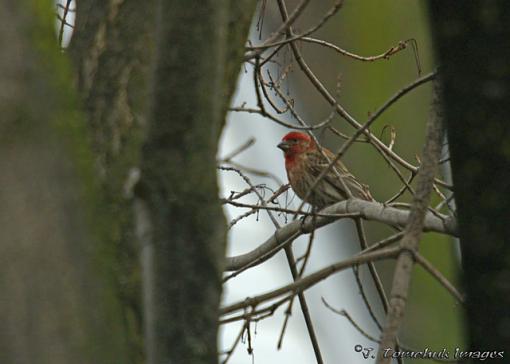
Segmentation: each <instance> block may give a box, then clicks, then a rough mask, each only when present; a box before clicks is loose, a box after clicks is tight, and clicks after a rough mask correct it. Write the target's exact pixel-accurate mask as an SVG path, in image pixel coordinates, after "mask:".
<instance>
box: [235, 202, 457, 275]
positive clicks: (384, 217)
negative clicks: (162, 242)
mask: <svg viewBox="0 0 510 364" xmlns="http://www.w3.org/2000/svg"><path fill="white" fill-rule="evenodd" d="M320 212H321V213H324V214H343V213H359V215H360V217H362V218H364V219H366V220H373V221H379V222H382V223H385V224H390V225H396V226H402V227H404V226H405V225H406V223H407V220H408V219H409V214H410V212H409V211H406V210H401V209H397V208H394V207H389V206H385V205H383V204H381V203H379V202H369V201H364V200H360V199H355V198H353V199H350V200H346V201H342V202H338V203H336V204H334V205H331V206H329V207H326V208H325V209H323V210H322V211H320ZM439 216H441V218H440V217H438V216H436V215H434V214H433V213H431V212H429V211H427V212H426V214H425V218H424V221H423V231H435V232H438V233H442V234H448V235H452V236H457V222H456V220H455V219H454V218H453V217H450V216H445V215H439ZM336 220H338V218H336V217H320V216H319V217H317V218H316V219H315V223H312V221H313V217H311V216H309V217H307V218H305V219H304V220H302V221H298V220H296V221H293V222H291V223H289V224H287V225H284V226H282V227H281V228H280V229H277V230H276V231H275V232H274V234H273V235H272V236H271V237H270V238H269V239H267V240H266V241H265V242H264V243H263V244H261V245H260V246H258V247H257V248H255V249H254V250H252V251H251V252H248V253H246V254H241V255H238V256H234V257H228V258H227V261H226V268H225V270H227V271H234V270H238V269H241V268H243V267H244V266H245V265H247V264H250V263H252V262H253V261H254V260H257V259H260V258H261V257H263V259H260V261H259V262H258V264H260V263H263V262H264V261H266V260H267V259H269V258H271V257H272V256H273V255H274V254H276V253H277V252H278V251H279V250H280V249H281V248H283V247H284V246H285V244H284V243H285V242H286V241H287V240H288V239H291V238H292V239H294V238H296V237H297V236H299V235H302V234H307V233H309V232H311V231H312V230H313V229H314V228H319V227H322V226H325V225H328V224H331V223H332V222H334V221H336ZM276 247H278V249H275V248H276ZM255 265H257V264H255ZM255 265H253V266H255Z"/></svg>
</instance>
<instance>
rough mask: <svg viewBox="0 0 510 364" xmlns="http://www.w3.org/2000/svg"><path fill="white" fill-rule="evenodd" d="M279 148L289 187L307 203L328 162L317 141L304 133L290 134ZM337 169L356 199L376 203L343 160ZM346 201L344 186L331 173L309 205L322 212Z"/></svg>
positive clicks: (329, 154)
mask: <svg viewBox="0 0 510 364" xmlns="http://www.w3.org/2000/svg"><path fill="white" fill-rule="evenodd" d="M278 148H280V149H281V150H283V152H284V156H285V169H286V170H287V177H288V179H289V183H290V185H291V187H292V189H293V190H294V192H295V193H296V195H298V196H299V198H301V199H302V200H304V199H305V198H306V196H307V194H308V191H309V190H310V188H311V186H312V185H313V183H314V181H315V179H316V178H317V177H318V176H319V174H320V173H321V172H322V171H323V170H324V169H325V168H327V166H328V165H329V161H328V160H327V159H326V158H325V157H324V156H323V155H322V154H321V152H320V151H319V149H318V147H317V145H316V143H315V142H314V140H313V139H312V138H310V136H308V135H307V134H304V133H300V132H290V133H288V134H287V135H285V136H284V137H283V139H282V141H281V143H280V144H278ZM321 149H322V153H324V155H326V156H327V158H328V159H329V160H330V161H332V160H333V159H334V158H335V155H334V154H333V153H332V152H331V151H329V150H328V149H326V148H324V147H323V148H321ZM334 168H335V169H336V171H337V172H338V174H340V176H342V178H343V181H344V183H345V184H346V185H347V186H348V188H349V190H350V191H351V193H352V195H353V197H357V198H360V199H363V200H367V201H373V198H372V196H371V195H370V191H369V190H368V186H367V185H364V184H361V183H360V182H358V180H357V179H356V177H354V176H353V175H352V174H351V173H349V171H348V170H347V168H346V167H345V165H344V164H343V163H342V162H341V161H340V160H338V161H336V162H335V164H334ZM345 199H347V193H346V192H345V190H344V188H343V186H342V183H341V182H340V181H339V178H338V176H337V175H336V174H335V172H334V171H333V170H330V171H328V172H327V173H326V174H325V175H324V177H323V178H322V179H321V181H320V182H319V183H318V184H317V186H316V187H315V188H314V190H313V191H312V192H311V193H310V194H309V197H308V198H306V202H308V203H310V204H311V205H313V206H315V207H317V208H323V207H325V206H328V205H331V204H333V203H335V202H339V201H343V200H345Z"/></svg>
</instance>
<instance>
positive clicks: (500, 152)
mask: <svg viewBox="0 0 510 364" xmlns="http://www.w3.org/2000/svg"><path fill="white" fill-rule="evenodd" d="M430 10H431V17H430V19H431V24H432V28H433V34H434V36H435V47H436V50H437V57H438V60H439V65H440V75H441V79H442V89H443V95H442V96H443V102H442V104H443V105H444V111H445V121H446V126H447V133H448V142H449V148H450V153H451V166H452V173H453V182H454V186H455V199H456V203H457V207H458V220H459V229H460V238H461V239H460V240H461V249H462V266H463V281H464V287H465V290H466V293H467V303H466V308H467V327H468V339H469V345H470V350H472V351H497V352H501V351H504V352H505V357H507V356H508V354H509V353H510V310H509V307H510V283H509V282H510V224H509V223H508V218H509V217H510V203H509V196H510V103H509V95H510V63H509V62H508V59H509V57H510V51H509V48H508V47H507V46H503V45H506V44H507V43H508V39H510V28H509V26H508V24H509V23H510V3H508V2H505V1H472V2H468V3H466V2H462V3H460V2H444V1H431V3H430ZM506 360H508V359H506Z"/></svg>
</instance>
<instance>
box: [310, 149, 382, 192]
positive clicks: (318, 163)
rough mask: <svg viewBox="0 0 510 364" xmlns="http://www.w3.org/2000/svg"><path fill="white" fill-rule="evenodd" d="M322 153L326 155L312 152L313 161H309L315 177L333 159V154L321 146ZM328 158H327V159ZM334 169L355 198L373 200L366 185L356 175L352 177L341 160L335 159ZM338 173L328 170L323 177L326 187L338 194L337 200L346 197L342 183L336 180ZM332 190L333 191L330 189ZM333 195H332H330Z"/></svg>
mask: <svg viewBox="0 0 510 364" xmlns="http://www.w3.org/2000/svg"><path fill="white" fill-rule="evenodd" d="M322 151H323V153H324V155H325V156H326V157H327V159H326V158H324V156H322V154H321V153H320V152H317V153H314V158H315V161H313V163H310V164H311V165H312V166H313V167H311V168H312V169H313V171H312V174H313V175H314V176H315V178H317V177H318V176H319V175H320V173H321V172H322V171H323V170H324V169H326V168H327V167H328V166H329V164H330V163H331V161H333V160H334V159H335V157H336V156H335V155H334V154H333V153H332V152H331V151H329V150H328V149H325V148H323V149H322ZM328 159H329V160H328ZM334 168H335V170H336V171H337V172H338V175H340V177H341V178H342V180H343V182H344V183H345V184H346V185H347V187H348V188H349V190H350V191H351V193H352V195H353V196H354V197H357V198H361V199H363V200H368V201H371V200H373V198H372V196H371V195H370V192H369V190H368V186H366V185H363V184H361V183H360V182H358V180H357V179H356V177H354V176H353V175H352V174H351V173H350V172H349V170H348V169H347V167H346V166H345V165H344V164H343V163H342V161H340V160H337V161H336V162H335V164H334ZM338 175H337V173H335V172H334V171H333V170H330V171H329V172H328V173H326V175H325V176H324V177H323V179H324V181H325V182H326V184H327V187H328V189H330V188H331V189H334V191H335V192H336V194H339V196H338V197H340V198H338V200H340V199H345V198H347V193H346V192H345V191H344V188H343V185H342V183H341V182H340V181H339V180H338ZM332 192H333V191H332ZM332 197H333V196H332Z"/></svg>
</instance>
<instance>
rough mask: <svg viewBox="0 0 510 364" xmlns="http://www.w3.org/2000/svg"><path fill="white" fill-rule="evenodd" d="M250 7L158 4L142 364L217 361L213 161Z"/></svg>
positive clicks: (217, 213) (145, 188)
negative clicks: (145, 361) (145, 358)
mask: <svg viewBox="0 0 510 364" xmlns="http://www.w3.org/2000/svg"><path fill="white" fill-rule="evenodd" d="M254 3H255V2H254V1H242V2H237V1H230V2H229V1H226V0H223V1H212V0H210V1H202V2H200V3H196V4H194V5H193V6H190V4H189V3H186V2H182V1H160V2H159V21H158V27H157V31H158V37H157V38H158V40H159V42H158V44H157V58H156V66H155V76H154V84H153V94H154V98H153V106H152V112H151V114H150V117H149V129H148V137H147V140H146V141H145V144H144V148H143V155H142V164H141V165H142V182H141V188H140V191H141V192H140V197H141V198H140V203H142V204H143V206H144V208H143V209H144V212H143V213H146V215H147V218H146V220H148V225H150V228H149V232H150V234H151V235H150V238H149V240H148V243H147V244H150V249H151V250H152V252H151V253H150V254H149V255H148V260H147V262H146V266H145V269H146V271H148V273H147V275H146V277H148V278H147V281H146V285H147V291H146V292H147V295H148V296H149V297H148V300H147V302H148V305H147V307H146V308H147V310H148V312H147V336H146V339H147V347H148V358H149V363H168V362H172V363H214V362H216V361H217V332H218V306H219V301H220V295H221V275H222V272H223V259H224V253H225V239H226V236H225V235H226V225H225V221H224V216H223V212H222V209H221V206H220V204H219V201H218V185H217V171H216V153H217V148H218V141H219V137H220V134H221V131H222V127H223V124H224V120H225V113H226V105H227V104H228V102H229V99H230V96H231V95H232V93H233V90H234V86H235V79H236V78H237V74H238V72H239V69H240V64H241V56H242V50H243V44H244V42H245V39H246V34H247V29H248V26H249V24H250V20H251V17H252V10H253V6H254ZM229 18H230V21H229Z"/></svg>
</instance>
